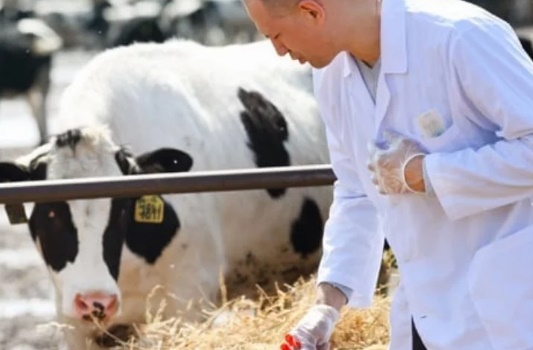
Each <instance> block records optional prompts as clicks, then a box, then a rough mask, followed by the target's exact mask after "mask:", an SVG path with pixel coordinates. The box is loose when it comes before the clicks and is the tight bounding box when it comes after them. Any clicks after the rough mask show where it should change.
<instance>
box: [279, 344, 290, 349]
mask: <svg viewBox="0 0 533 350" xmlns="http://www.w3.org/2000/svg"><path fill="white" fill-rule="evenodd" d="M279 348H280V349H281V350H291V348H289V346H288V345H287V344H281V346H280V347H279Z"/></svg>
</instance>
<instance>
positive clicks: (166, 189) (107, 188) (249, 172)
mask: <svg viewBox="0 0 533 350" xmlns="http://www.w3.org/2000/svg"><path fill="white" fill-rule="evenodd" d="M334 180H335V175H334V174H333V171H332V170H331V166H330V165H328V164H323V165H312V166H311V165H308V166H289V167H272V168H261V169H239V170H225V171H204V172H190V173H172V174H168V173H167V174H146V175H135V176H117V177H100V178H87V179H69V180H46V181H31V182H11V183H3V184H0V203H3V204H18V203H25V202H53V201H65V200H72V199H89V198H109V197H114V198H118V197H138V196H142V195H147V194H164V193H192V192H218V191H236V190H253V189H266V188H288V187H307V186H327V185H331V184H333V181H334Z"/></svg>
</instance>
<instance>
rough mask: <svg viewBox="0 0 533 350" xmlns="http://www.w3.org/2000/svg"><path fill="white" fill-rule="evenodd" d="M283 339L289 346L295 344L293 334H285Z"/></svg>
mask: <svg viewBox="0 0 533 350" xmlns="http://www.w3.org/2000/svg"><path fill="white" fill-rule="evenodd" d="M285 341H286V342H287V343H289V345H290V346H294V345H295V343H294V338H293V336H292V335H290V334H285Z"/></svg>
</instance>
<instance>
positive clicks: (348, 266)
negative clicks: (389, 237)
mask: <svg viewBox="0 0 533 350" xmlns="http://www.w3.org/2000/svg"><path fill="white" fill-rule="evenodd" d="M317 100H318V102H319V106H320V105H321V99H320V97H319V96H318V98H317ZM323 107H324V104H323V103H322V107H321V113H322V115H323V116H326V117H328V116H331V113H332V111H331V109H329V108H327V110H326V108H323ZM326 113H327V115H326ZM325 124H326V138H327V141H328V146H329V152H330V161H331V164H332V168H333V171H334V173H335V175H336V177H337V180H336V181H335V184H334V193H333V203H332V205H331V208H330V212H329V217H328V220H327V222H326V224H325V228H324V238H323V255H322V259H321V261H320V265H319V269H318V275H317V284H320V283H322V282H332V283H335V284H339V285H343V286H345V287H347V288H349V289H350V290H351V291H352V293H351V297H350V299H349V300H348V305H349V306H351V307H368V306H369V305H371V303H372V297H373V295H374V291H375V288H376V282H377V277H378V272H379V268H380V266H381V258H382V254H383V243H384V238H383V233H382V231H381V230H380V229H378V217H377V211H376V208H375V207H374V205H373V203H372V202H371V201H370V200H369V198H368V197H367V196H366V195H365V193H364V192H363V190H362V185H361V182H360V180H359V177H358V174H357V171H356V166H355V162H354V160H353V159H352V157H350V156H349V153H348V152H346V150H345V148H344V145H342V144H341V142H340V139H339V137H338V132H334V131H333V130H332V128H331V126H332V124H333V123H332V122H331V120H326V121H325ZM328 124H330V125H329V126H328ZM339 129H340V128H339Z"/></svg>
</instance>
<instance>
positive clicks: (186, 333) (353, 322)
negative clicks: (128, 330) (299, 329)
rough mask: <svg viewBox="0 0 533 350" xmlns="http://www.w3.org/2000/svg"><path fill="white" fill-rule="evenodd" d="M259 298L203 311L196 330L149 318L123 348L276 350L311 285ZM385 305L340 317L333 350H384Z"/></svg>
mask: <svg viewBox="0 0 533 350" xmlns="http://www.w3.org/2000/svg"><path fill="white" fill-rule="evenodd" d="M259 294H260V295H259V298H257V299H256V300H251V299H248V298H245V297H241V298H238V299H235V300H230V301H225V302H224V303H223V306H222V307H220V308H218V309H216V310H214V311H205V313H206V316H207V317H208V321H207V322H205V323H200V324H198V323H197V324H191V323H186V322H182V321H181V320H180V319H171V320H161V319H160V318H159V317H158V316H157V315H148V317H149V322H148V324H147V325H145V326H143V327H142V329H139V332H140V333H141V339H142V340H139V341H137V342H136V343H130V344H128V345H126V344H125V346H124V347H123V348H124V349H132V350H133V349H135V350H189V349H191V350H193V349H194V350H204V349H205V350H212V349H213V350H214V349H217V350H230V349H232V350H233V349H235V350H237V349H238V350H278V349H279V346H280V344H281V342H282V339H283V336H284V334H285V333H286V332H287V331H288V330H290V329H291V327H292V326H293V325H294V324H295V323H296V322H297V321H298V320H299V319H300V318H301V317H302V316H303V314H304V313H305V312H306V311H307V309H308V307H309V306H310V305H312V304H313V300H314V280H313V279H311V280H307V281H304V280H300V281H298V282H297V283H296V284H294V285H293V286H286V288H284V290H283V291H282V290H280V289H279V288H278V290H277V295H275V296H268V295H267V294H266V293H264V292H263V291H260V293H259ZM388 312H389V299H388V298H384V297H380V296H376V298H375V301H374V304H373V306H372V307H371V308H369V309H367V310H358V311H356V310H349V309H345V310H344V311H343V315H342V319H341V321H340V323H339V324H338V325H337V327H336V330H335V332H334V334H333V337H332V343H333V346H332V348H331V349H332V350H333V349H338V350H341V349H353V350H355V349H361V350H363V349H364V350H381V349H383V350H384V349H386V348H387V347H386V344H387V341H388Z"/></svg>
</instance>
